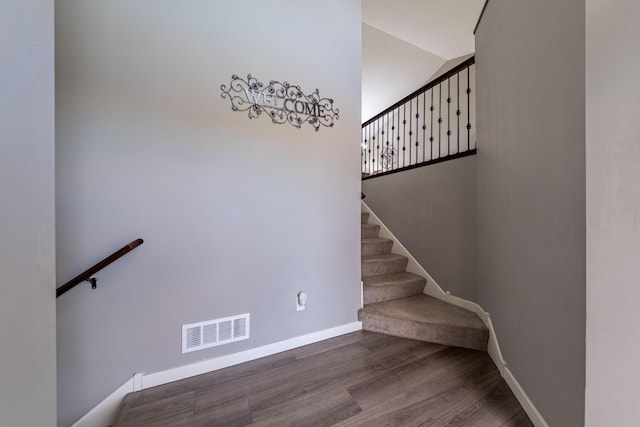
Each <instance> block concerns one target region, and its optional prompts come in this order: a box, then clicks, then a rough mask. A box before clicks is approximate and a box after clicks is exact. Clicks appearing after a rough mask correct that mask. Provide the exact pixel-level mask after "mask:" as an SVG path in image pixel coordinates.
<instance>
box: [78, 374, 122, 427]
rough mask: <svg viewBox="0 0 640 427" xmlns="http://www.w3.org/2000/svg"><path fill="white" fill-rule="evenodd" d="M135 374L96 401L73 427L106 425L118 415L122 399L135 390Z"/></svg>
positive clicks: (100, 426)
mask: <svg viewBox="0 0 640 427" xmlns="http://www.w3.org/2000/svg"><path fill="white" fill-rule="evenodd" d="M134 378H135V375H134V376H133V377H131V378H129V379H128V380H127V381H126V382H125V383H124V384H122V385H121V386H120V387H118V389H117V390H116V391H114V392H113V393H111V394H110V395H109V396H108V397H107V398H106V399H104V400H103V401H102V402H100V403H98V404H97V405H96V406H95V407H94V408H93V409H92V410H90V411H89V412H87V413H86V414H85V415H84V416H83V417H82V418H80V419H79V420H78V421H76V422H75V424H73V427H107V426H110V425H111V423H113V421H114V420H115V418H116V415H118V410H119V409H120V405H121V404H122V399H124V397H125V396H126V395H127V394H129V393H131V392H132V391H135V388H134Z"/></svg>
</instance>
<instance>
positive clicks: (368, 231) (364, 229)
mask: <svg viewBox="0 0 640 427" xmlns="http://www.w3.org/2000/svg"><path fill="white" fill-rule="evenodd" d="M378 233H380V226H379V225H376V224H360V239H373V238H375V237H378Z"/></svg>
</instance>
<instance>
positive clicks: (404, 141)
mask: <svg viewBox="0 0 640 427" xmlns="http://www.w3.org/2000/svg"><path fill="white" fill-rule="evenodd" d="M406 156H407V104H402V166H406V165H407V161H406Z"/></svg>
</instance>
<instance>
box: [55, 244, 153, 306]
mask: <svg viewBox="0 0 640 427" xmlns="http://www.w3.org/2000/svg"><path fill="white" fill-rule="evenodd" d="M143 243H144V240H142V239H136V240H134V241H133V242H131V243H129V244H128V245H127V246H125V247H123V248H121V249H118V250H117V251H115V252H114V253H112V254H111V255H109V256H108V257H106V258H105V259H103V260H102V261H100V262H99V263H97V264H96V265H94V266H93V267H91V268H88V269H87V270H85V271H83V272H82V273H80V274H78V275H77V276H76V277H74V278H73V279H71V280H69V281H68V282H67V283H65V284H64V285H62V286H60V287H59V288H57V289H56V298H58V297H59V296H60V295H62V294H64V293H65V292H67V291H69V290H71V289H73V288H74V287H75V286H77V285H78V284H80V283H82V282H85V281H86V282H91V285H92V287H93V288H95V280H96V279H95V278H92V277H91V276H93V275H94V274H96V273H97V272H98V271H100V270H102V269H103V268H105V267H106V266H108V265H109V264H111V263H112V262H114V261H115V260H117V259H118V258H120V257H122V256H124V255H126V254H127V253H129V252H131V251H132V250H134V249H135V248H137V247H138V246H140V245H141V244H143Z"/></svg>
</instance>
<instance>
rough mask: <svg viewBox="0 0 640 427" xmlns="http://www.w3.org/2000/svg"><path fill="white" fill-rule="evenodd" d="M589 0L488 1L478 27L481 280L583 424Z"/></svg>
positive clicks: (548, 413) (550, 396) (500, 329)
mask: <svg viewBox="0 0 640 427" xmlns="http://www.w3.org/2000/svg"><path fill="white" fill-rule="evenodd" d="M584 17H585V3H584V1H582V0H567V1H562V2H557V1H553V0H541V1H535V2H530V1H524V0H519V1H513V0H492V1H491V2H489V3H488V6H487V9H486V10H485V13H484V16H483V18H482V21H481V23H480V26H479V28H478V30H477V32H476V60H477V75H476V79H477V88H478V94H477V110H478V147H479V150H478V155H477V164H476V168H477V246H476V252H477V256H478V258H477V285H478V303H479V304H480V305H481V306H482V307H483V308H484V309H485V310H487V311H488V312H489V313H490V314H491V318H492V321H493V325H494V328H495V331H496V335H497V338H498V341H499V343H500V347H501V349H502V353H503V356H504V358H505V360H506V361H507V362H508V364H509V369H510V370H511V372H512V373H513V374H514V376H515V377H516V378H517V380H518V381H519V383H520V384H521V386H522V387H523V389H524V390H525V391H526V393H527V395H528V396H529V398H530V399H531V401H532V402H533V404H534V405H535V407H536V408H537V409H538V410H539V411H540V413H541V414H542V416H543V417H544V419H545V420H546V421H547V422H548V424H549V425H552V426H556V425H557V426H581V425H583V424H584V385H585V363H584V360H585V343H584V342H585V269H586V266H585V263H586V260H585V117H584V111H585V89H584V87H585V86H584V84H585V78H584V75H585V56H584V46H585V19H584Z"/></svg>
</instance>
